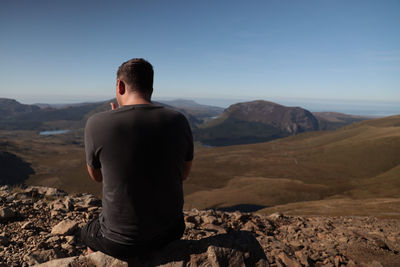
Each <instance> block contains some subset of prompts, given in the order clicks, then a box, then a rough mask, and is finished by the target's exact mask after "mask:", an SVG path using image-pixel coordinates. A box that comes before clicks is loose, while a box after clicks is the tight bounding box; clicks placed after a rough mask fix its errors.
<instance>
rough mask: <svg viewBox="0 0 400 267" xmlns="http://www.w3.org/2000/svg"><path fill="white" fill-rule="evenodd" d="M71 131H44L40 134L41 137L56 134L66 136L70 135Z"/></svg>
mask: <svg viewBox="0 0 400 267" xmlns="http://www.w3.org/2000/svg"><path fill="white" fill-rule="evenodd" d="M68 132H69V130H54V131H43V132H39V134H40V135H54V134H65V133H68Z"/></svg>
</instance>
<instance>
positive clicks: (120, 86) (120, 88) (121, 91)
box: [117, 79, 126, 95]
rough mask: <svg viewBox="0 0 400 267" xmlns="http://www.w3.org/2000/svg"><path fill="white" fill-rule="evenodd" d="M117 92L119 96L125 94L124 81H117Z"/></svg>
mask: <svg viewBox="0 0 400 267" xmlns="http://www.w3.org/2000/svg"><path fill="white" fill-rule="evenodd" d="M117 91H118V93H119V94H120V95H123V94H125V92H126V85H125V83H124V81H121V80H120V79H118V80H117Z"/></svg>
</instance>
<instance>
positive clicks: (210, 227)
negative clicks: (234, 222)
mask: <svg viewBox="0 0 400 267" xmlns="http://www.w3.org/2000/svg"><path fill="white" fill-rule="evenodd" d="M202 228H203V229H206V230H211V231H215V232H217V234H226V230H225V228H223V227H221V226H218V225H214V224H206V225H203V226H202Z"/></svg>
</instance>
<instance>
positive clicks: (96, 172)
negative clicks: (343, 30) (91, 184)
mask: <svg viewBox="0 0 400 267" xmlns="http://www.w3.org/2000/svg"><path fill="white" fill-rule="evenodd" d="M87 169H88V173H89V175H90V178H92V180H93V181H95V182H98V183H101V182H103V174H102V173H101V169H94V168H92V167H91V166H90V165H89V164H87Z"/></svg>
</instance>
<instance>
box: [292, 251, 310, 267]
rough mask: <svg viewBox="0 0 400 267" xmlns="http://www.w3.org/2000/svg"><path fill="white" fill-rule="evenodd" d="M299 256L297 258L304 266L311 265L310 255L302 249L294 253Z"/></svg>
mask: <svg viewBox="0 0 400 267" xmlns="http://www.w3.org/2000/svg"><path fill="white" fill-rule="evenodd" d="M294 254H295V255H296V257H297V259H298V260H299V261H300V263H301V264H302V265H304V266H310V264H309V262H308V257H307V255H305V254H304V253H303V252H301V251H296V252H295V253H294Z"/></svg>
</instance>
